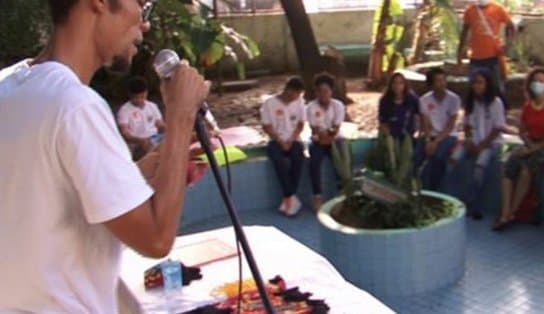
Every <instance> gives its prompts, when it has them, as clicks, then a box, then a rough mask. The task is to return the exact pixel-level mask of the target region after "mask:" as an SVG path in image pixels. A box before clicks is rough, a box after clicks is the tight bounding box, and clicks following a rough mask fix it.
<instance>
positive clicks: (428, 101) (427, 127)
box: [414, 68, 461, 191]
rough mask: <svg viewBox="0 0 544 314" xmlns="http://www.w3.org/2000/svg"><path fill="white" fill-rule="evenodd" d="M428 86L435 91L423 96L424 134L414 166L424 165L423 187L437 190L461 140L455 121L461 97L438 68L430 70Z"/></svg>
mask: <svg viewBox="0 0 544 314" xmlns="http://www.w3.org/2000/svg"><path fill="white" fill-rule="evenodd" d="M427 86H429V87H430V88H431V91H429V92H427V93H426V94H425V95H423V96H421V98H420V99H419V106H420V107H419V112H420V114H421V122H422V125H421V126H422V133H423V138H420V140H419V141H418V142H417V144H416V149H415V152H414V167H415V169H416V171H418V170H419V168H420V167H421V166H422V165H423V162H424V161H425V160H427V161H428V163H427V164H426V166H425V168H424V169H423V174H422V181H423V188H424V189H428V190H432V191H436V190H438V188H439V187H440V184H441V183H442V179H443V178H444V174H445V172H446V163H447V160H448V157H449V155H450V153H451V151H452V149H453V148H454V146H455V144H456V143H457V130H456V129H455V124H456V121H457V115H458V113H459V109H460V108H461V99H460V98H459V96H457V94H455V93H454V92H452V91H450V90H449V89H447V83H446V73H445V72H444V70H442V69H441V68H434V69H431V70H429V72H428V73H427Z"/></svg>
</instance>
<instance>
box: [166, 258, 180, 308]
mask: <svg viewBox="0 0 544 314" xmlns="http://www.w3.org/2000/svg"><path fill="white" fill-rule="evenodd" d="M161 270H162V278H163V290H164V297H165V305H166V310H167V311H168V312H169V313H170V312H172V313H176V312H175V304H176V299H177V300H179V299H180V298H181V295H180V294H181V287H182V285H183V279H182V276H183V274H182V270H181V263H180V262H176V261H172V260H167V261H164V262H162V263H161Z"/></svg>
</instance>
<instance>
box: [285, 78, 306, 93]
mask: <svg viewBox="0 0 544 314" xmlns="http://www.w3.org/2000/svg"><path fill="white" fill-rule="evenodd" d="M284 89H286V90H292V91H296V92H301V91H303V90H304V82H303V81H302V79H301V78H300V77H298V76H294V77H292V78H290V79H289V80H287V83H285V87H284Z"/></svg>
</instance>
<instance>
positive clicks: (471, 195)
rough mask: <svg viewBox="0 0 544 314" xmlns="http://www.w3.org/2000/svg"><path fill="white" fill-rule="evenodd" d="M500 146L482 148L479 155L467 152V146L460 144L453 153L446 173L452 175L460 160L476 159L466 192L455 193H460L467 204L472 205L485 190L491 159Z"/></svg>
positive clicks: (496, 153)
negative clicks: (486, 175)
mask: <svg viewBox="0 0 544 314" xmlns="http://www.w3.org/2000/svg"><path fill="white" fill-rule="evenodd" d="M499 147H500V145H499V144H493V145H491V146H490V147H488V148H486V149H484V150H482V151H481V152H480V153H479V154H478V156H473V155H471V154H469V153H468V152H467V150H466V148H465V146H459V147H458V148H457V149H455V151H454V152H453V153H452V154H451V157H450V162H449V163H448V166H447V171H446V173H447V174H446V175H451V174H452V173H453V171H454V170H455V167H456V166H457V164H458V163H459V161H461V160H464V159H476V160H475V164H474V172H473V176H472V178H471V179H470V183H469V184H468V188H466V193H458V191H456V192H454V193H453V194H459V195H460V198H461V200H462V201H463V202H464V203H465V204H467V207H472V206H473V205H474V202H475V201H476V199H477V197H478V196H479V195H481V193H482V192H483V187H484V180H485V174H486V172H487V169H488V168H489V166H490V164H491V161H492V160H494V159H495V157H496V156H497V155H498V153H499ZM454 196H457V195H454Z"/></svg>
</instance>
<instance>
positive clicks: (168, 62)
mask: <svg viewBox="0 0 544 314" xmlns="http://www.w3.org/2000/svg"><path fill="white" fill-rule="evenodd" d="M179 61H180V60H179V57H178V54H177V53H176V52H175V51H173V50H170V49H163V50H161V51H159V53H158V54H157V55H156V56H155V59H153V68H154V69H155V72H157V75H158V76H159V77H160V78H161V79H163V80H164V79H168V78H169V77H171V76H172V73H174V70H175V68H176V67H177V66H178V64H179ZM207 107H208V106H207V104H206V103H205V102H203V103H202V104H201V105H200V110H199V114H197V117H196V121H195V132H196V135H197V138H198V140H199V141H200V144H201V146H202V148H203V149H204V151H205V152H206V156H207V157H208V161H209V163H210V167H211V170H212V173H213V176H214V178H215V181H216V183H217V187H218V188H219V191H220V193H221V196H222V198H223V201H224V202H225V206H226V208H227V212H228V213H229V216H230V219H231V221H232V225H233V227H234V230H235V232H236V238H237V241H238V242H239V243H240V245H241V247H242V251H243V252H244V256H245V257H246V260H247V263H248V265H249V269H250V270H251V273H252V275H253V279H254V280H255V282H256V284H257V288H258V290H259V295H260V296H261V299H262V301H263V305H264V308H265V310H266V313H267V314H275V313H276V312H275V311H274V308H273V307H272V303H271V302H270V299H269V297H268V294H267V293H266V288H265V285H264V282H263V279H262V277H261V274H260V271H259V268H258V266H257V263H256V262H255V259H254V257H253V253H252V252H251V248H250V247H249V243H248V242H247V238H246V236H245V233H244V230H243V228H242V224H241V223H240V220H239V219H238V215H237V214H236V210H235V209H234V205H233V202H232V199H231V197H230V194H229V192H228V191H227V189H226V188H225V185H224V183H223V180H222V178H221V173H220V172H219V166H218V165H217V160H216V158H215V155H214V153H213V150H212V149H211V144H210V139H209V137H208V134H207V132H206V127H205V126H204V120H205V119H206V120H208V119H207V118H206V116H209V115H211V114H207V112H208V113H209V111H208V110H207ZM208 121H209V120H208ZM213 122H215V121H213ZM213 122H212V125H213V124H215V123H213Z"/></svg>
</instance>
